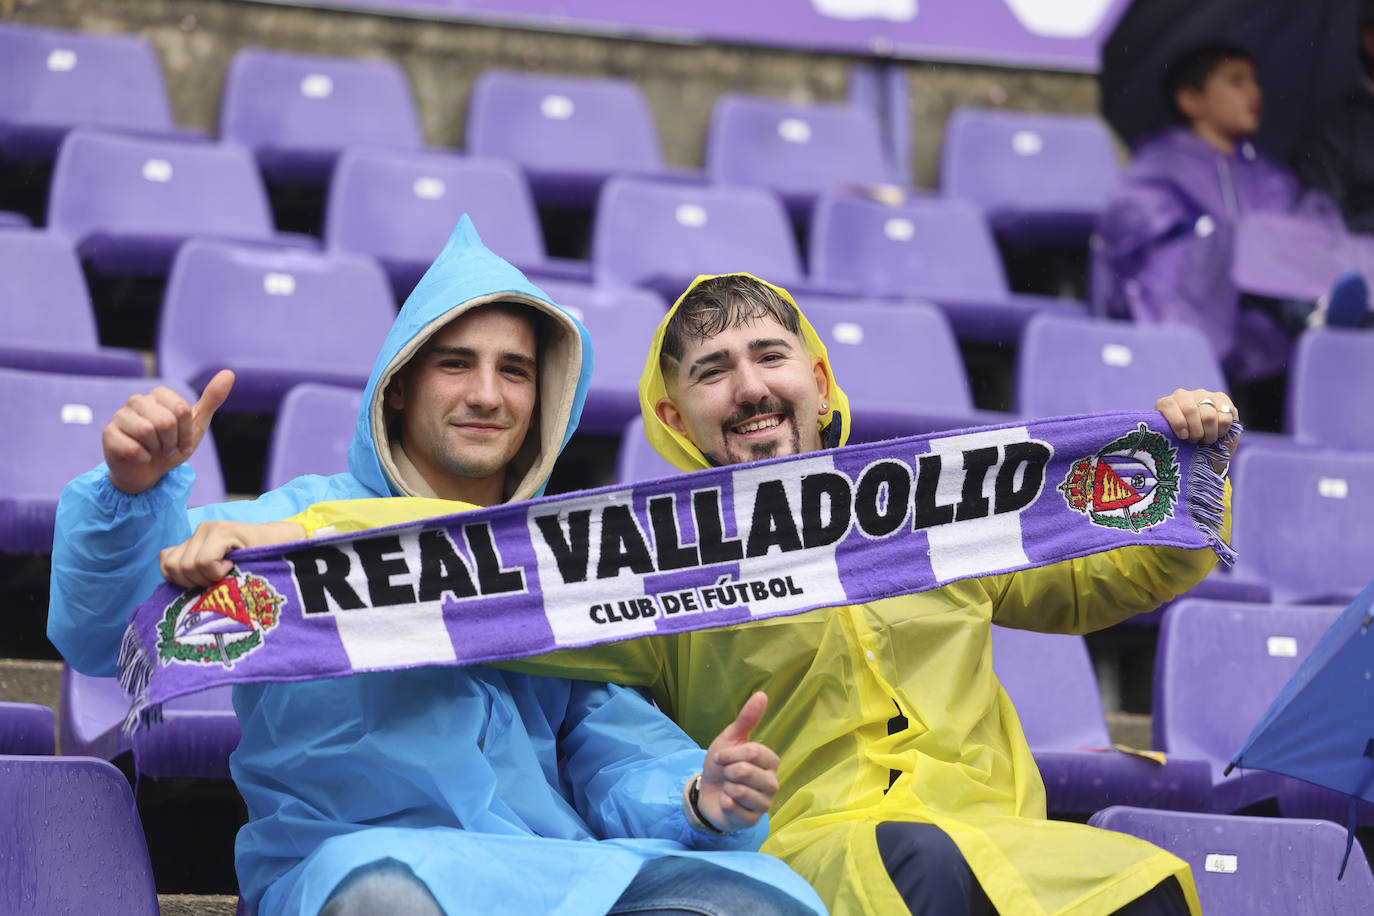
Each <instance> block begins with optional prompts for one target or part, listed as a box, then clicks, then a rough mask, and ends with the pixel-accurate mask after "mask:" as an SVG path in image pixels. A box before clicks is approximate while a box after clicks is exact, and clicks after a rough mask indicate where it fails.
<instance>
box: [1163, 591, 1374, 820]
mask: <svg viewBox="0 0 1374 916" xmlns="http://www.w3.org/2000/svg"><path fill="white" fill-rule="evenodd" d="M1341 610H1342V608H1340V607H1336V606H1320V605H1303V606H1298V605H1267V604H1248V603H1244V602H1227V601H1204V600H1201V599H1196V598H1186V599H1183V600H1180V601H1178V602H1177V603H1175V604H1174V605H1173V607H1171V608H1170V609H1169V612H1168V613H1167V614H1165V615H1164V622H1163V624H1162V625H1161V626H1160V630H1159V648H1158V653H1157V655H1156V656H1155V679H1154V702H1153V720H1152V727H1153V730H1154V744H1155V747H1157V748H1161V749H1163V750H1167V751H1169V752H1170V753H1172V754H1183V755H1186V756H1188V757H1196V758H1200V759H1204V760H1206V761H1208V763H1209V764H1210V765H1211V771H1212V772H1211V776H1212V784H1213V789H1212V798H1213V807H1212V810H1213V811H1218V812H1231V811H1238V810H1241V809H1242V808H1245V807H1247V806H1249V805H1253V804H1256V803H1259V802H1265V801H1269V800H1271V799H1277V798H1279V797H1280V795H1281V794H1282V795H1284V796H1285V797H1286V798H1287V799H1288V804H1287V806H1286V807H1288V808H1290V809H1293V810H1287V811H1284V813H1285V814H1295V815H1297V816H1304V813H1303V810H1302V809H1303V808H1304V807H1306V808H1308V809H1309V810H1310V806H1313V805H1317V806H1321V805H1322V804H1323V803H1325V804H1326V806H1327V807H1328V808H1331V807H1334V802H1335V801H1336V793H1334V792H1332V791H1330V790H1327V789H1320V788H1318V787H1316V786H1312V785H1309V784H1307V783H1302V782H1299V781H1298V780H1295V779H1291V778H1289V777H1287V776H1280V775H1278V774H1275V773H1268V772H1264V771H1260V770H1246V771H1243V770H1232V771H1231V774H1230V775H1229V776H1223V775H1222V772H1223V771H1224V770H1225V769H1226V765H1227V763H1228V762H1229V761H1230V759H1231V757H1232V756H1233V755H1234V754H1235V752H1236V751H1237V750H1239V749H1240V747H1241V745H1243V744H1244V743H1245V739H1246V738H1247V737H1248V736H1249V734H1250V731H1251V729H1252V728H1254V726H1255V723H1256V722H1258V721H1259V719H1260V717H1261V716H1262V715H1264V712H1265V710H1267V709H1268V708H1269V704H1270V703H1272V702H1273V700H1274V698H1275V697H1276V696H1278V694H1279V691H1280V690H1282V689H1283V687H1284V685H1285V684H1287V683H1288V680H1289V678H1290V677H1292V675H1293V672H1294V671H1296V670H1297V668H1298V665H1300V664H1301V663H1302V660H1303V659H1304V658H1306V657H1307V653H1308V652H1310V651H1311V650H1312V647H1313V646H1314V645H1315V644H1316V642H1317V640H1318V639H1320V638H1321V635H1322V634H1323V633H1325V632H1326V630H1327V628H1328V627H1330V625H1331V623H1332V621H1334V620H1335V619H1336V617H1337V616H1339V614H1340V612H1341ZM1280 804H1281V805H1282V802H1281V803H1280ZM1347 806H1348V801H1346V800H1345V796H1340V800H1339V811H1340V813H1341V820H1342V821H1344V819H1345V811H1346V809H1347ZM1371 812H1374V806H1369V805H1366V806H1365V811H1364V812H1363V813H1362V815H1361V820H1362V821H1364V822H1374V821H1372V820H1371V818H1370V816H1369V815H1370V813H1371ZM1309 816H1310V815H1309Z"/></svg>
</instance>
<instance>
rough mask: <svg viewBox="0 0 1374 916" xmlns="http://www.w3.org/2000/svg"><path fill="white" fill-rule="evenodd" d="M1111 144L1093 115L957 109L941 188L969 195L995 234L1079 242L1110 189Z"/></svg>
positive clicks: (949, 127) (948, 132)
mask: <svg viewBox="0 0 1374 916" xmlns="http://www.w3.org/2000/svg"><path fill="white" fill-rule="evenodd" d="M1118 171H1119V168H1118V165H1117V160H1116V148H1115V147H1114V146H1113V145H1112V136H1111V132H1110V131H1109V130H1108V128H1107V125H1106V124H1104V123H1103V122H1102V121H1101V120H1099V119H1098V118H1096V117H1093V116H1091V115H1063V114H1036V113H1031V112H1021V111H1000V110H990V109H984V108H956V109H955V110H954V111H953V112H952V113H951V114H950V116H949V120H948V121H946V122H945V138H944V147H943V149H942V150H941V156H940V186H941V188H942V189H943V190H944V192H945V193H946V194H950V195H953V196H955V197H962V198H964V199H965V200H969V201H972V202H973V203H974V204H976V205H977V206H978V207H979V209H981V210H982V211H983V215H984V216H986V217H987V220H988V223H989V225H991V226H992V228H993V231H994V232H996V233H997V234H998V235H1001V236H1003V237H1006V238H1011V239H1017V240H1025V241H1047V242H1077V243H1082V242H1083V241H1085V240H1086V239H1087V237H1088V234H1089V233H1090V232H1092V229H1093V225H1094V224H1095V223H1096V222H1097V218H1098V216H1099V215H1100V214H1101V213H1102V211H1103V210H1104V209H1105V208H1106V205H1107V198H1108V197H1109V196H1110V195H1111V193H1112V191H1113V190H1115V188H1116V182H1117V173H1118Z"/></svg>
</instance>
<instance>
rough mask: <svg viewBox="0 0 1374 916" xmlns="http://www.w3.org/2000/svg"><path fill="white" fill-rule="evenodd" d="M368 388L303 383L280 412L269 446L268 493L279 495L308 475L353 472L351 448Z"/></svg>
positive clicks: (264, 485)
mask: <svg viewBox="0 0 1374 916" xmlns="http://www.w3.org/2000/svg"><path fill="white" fill-rule="evenodd" d="M362 400H363V390H362V387H361V386H359V387H356V388H344V387H340V386H338V385H320V384H316V383H314V382H302V383H301V384H299V385H297V386H295V387H294V388H292V389H291V390H290V391H288V392H287V393H286V397H284V398H282V399H281V406H280V407H278V408H277V421H276V424H275V425H274V426H273V427H272V439H271V441H269V442H268V443H267V468H266V470H265V471H264V473H263V481H262V488H263V490H275V489H276V488H277V487H280V486H282V485H283V484H285V483H287V482H289V481H292V480H295V479H296V478H297V477H300V476H302V475H303V474H320V475H322V476H328V475H330V474H341V473H343V472H344V471H347V470H348V443H349V442H350V441H352V439H353V429H354V427H355V426H357V424H358V408H359V406H360V405H361V404H362Z"/></svg>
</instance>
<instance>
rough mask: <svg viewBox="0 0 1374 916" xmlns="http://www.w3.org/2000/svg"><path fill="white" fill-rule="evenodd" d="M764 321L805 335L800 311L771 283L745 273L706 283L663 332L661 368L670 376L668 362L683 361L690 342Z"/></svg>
mask: <svg viewBox="0 0 1374 916" xmlns="http://www.w3.org/2000/svg"><path fill="white" fill-rule="evenodd" d="M763 318H773V319H775V320H776V321H777V322H778V324H780V325H782V326H783V327H784V328H786V329H787V330H789V331H791V332H792V333H793V334H796V335H797V336H798V337H800V336H801V318H800V317H799V316H798V314H797V310H796V308H795V307H793V306H792V304H791V303H789V302H788V301H787V300H786V299H784V298H783V297H782V296H780V295H778V293H777V291H776V290H774V289H773V287H771V286H769V285H768V284H767V283H764V282H762V281H760V280H755V279H754V278H753V277H749V276H746V275H744V274H724V275H722V276H719V277H712V278H710V279H709V280H702V281H701V282H700V283H698V284H697V285H696V286H695V287H693V288H692V291H691V292H690V293H688V294H687V295H686V296H684V297H683V299H682V302H681V303H679V304H678V307H677V311H676V312H674V313H673V317H672V320H671V321H669V322H668V327H667V328H665V329H664V331H663V349H662V350H661V351H660V352H659V355H658V359H659V367H660V368H661V369H662V370H663V374H664V375H665V376H667V375H668V374H669V372H670V371H671V367H670V366H669V365H668V361H669V360H671V361H673V362H678V361H680V360H681V359H682V354H683V353H685V352H687V342H688V341H689V340H709V339H710V338H712V337H715V336H716V335H717V334H719V333H721V332H722V331H727V330H729V329H730V328H737V327H739V326H740V325H743V324H748V323H750V322H753V321H758V320H760V319H763Z"/></svg>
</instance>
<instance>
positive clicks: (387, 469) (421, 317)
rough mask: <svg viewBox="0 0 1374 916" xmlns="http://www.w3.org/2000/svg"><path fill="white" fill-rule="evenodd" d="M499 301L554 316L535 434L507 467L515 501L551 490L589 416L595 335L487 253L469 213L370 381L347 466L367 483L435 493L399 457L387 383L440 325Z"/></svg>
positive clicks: (404, 310)
mask: <svg viewBox="0 0 1374 916" xmlns="http://www.w3.org/2000/svg"><path fill="white" fill-rule="evenodd" d="M495 302H508V303H515V304H520V305H527V306H529V307H530V308H532V309H535V310H536V311H539V312H542V313H543V314H544V315H546V316H548V320H547V322H546V323H545V328H546V331H545V333H544V334H543V335H542V338H543V339H542V341H541V344H540V352H539V401H538V404H537V406H536V408H535V417H534V421H533V423H532V424H531V427H530V434H529V436H528V437H527V438H526V439H525V443H524V445H523V446H521V448H520V451H519V452H518V453H517V454H516V456H515V458H514V459H512V461H511V463H510V465H509V467H508V470H507V473H506V493H505V496H506V500H507V501H513V500H517V499H529V498H530V497H533V496H538V495H540V494H541V493H543V492H544V485H545V483H546V482H547V481H548V477H549V473H550V471H552V469H553V463H554V461H555V460H556V459H557V458H558V454H559V453H560V452H561V451H562V450H563V447H564V446H565V445H567V442H568V439H569V438H570V437H571V436H572V432H573V430H574V429H576V428H577V421H578V420H579V419H580V418H581V416H582V405H583V402H584V401H585V400H586V397H587V385H588V382H589V381H590V379H591V371H592V344H591V337H590V336H589V335H588V334H587V329H586V328H584V327H583V326H582V324H581V323H580V322H579V321H578V320H577V319H576V318H574V317H572V315H570V314H568V313H567V312H566V311H564V310H563V309H562V308H560V307H559V306H557V305H555V304H554V302H553V300H552V299H550V298H549V297H548V295H547V294H545V293H544V292H543V291H542V290H540V289H539V288H538V287H536V286H535V285H534V284H532V283H530V282H529V280H527V279H525V275H524V274H522V273H520V271H518V270H516V269H515V268H514V267H512V266H511V265H510V264H508V263H506V262H505V261H504V260H502V259H501V258H499V257H497V256H496V255H495V254H493V253H492V252H491V251H490V250H488V249H487V247H486V246H485V245H483V244H482V240H481V239H480V238H479V237H478V235H477V229H476V228H475V227H474V226H473V224H472V220H471V219H469V218H468V216H467V214H464V215H463V217H462V219H461V220H459V222H458V226H457V227H456V228H455V229H454V230H453V234H452V235H451V236H450V237H449V240H448V243H447V244H446V245H444V249H443V251H441V252H440V253H439V256H438V257H437V258H436V259H435V261H434V263H433V264H432V265H430V268H429V270H427V271H425V275H424V276H423V277H421V278H420V282H419V283H417V284H416V285H415V289H414V290H412V291H411V293H410V296H409V297H408V298H407V299H406V301H405V305H403V306H402V307H401V312H400V314H399V315H397V317H396V322H395V324H393V325H392V326H391V332H390V333H389V334H387V337H386V340H385V342H383V344H382V349H381V352H380V353H379V354H378V355H377V362H376V364H375V365H373V367H372V375H371V377H369V378H368V381H367V388H366V389H365V391H364V393H363V400H362V406H361V408H360V409H359V411H358V424H357V427H356V428H355V430H354V432H353V440H352V442H351V443H350V444H349V447H348V468H349V470H350V471H351V472H352V473H353V475H354V476H355V477H357V478H358V480H359V481H361V482H362V483H363V484H364V485H366V486H367V487H368V488H370V489H372V490H373V491H375V492H377V493H388V494H391V495H393V496H432V495H433V494H432V493H425V492H420V490H419V488H417V487H416V486H414V485H412V484H410V483H407V481H406V479H405V475H404V474H403V473H402V471H401V470H400V468H399V467H398V465H397V463H396V461H395V459H393V457H392V453H391V442H390V441H389V440H388V435H387V422H386V411H385V395H386V389H387V385H388V384H389V383H390V382H391V379H392V377H393V376H395V374H396V373H397V372H398V371H399V370H400V369H402V368H403V367H404V366H405V365H406V363H407V362H409V361H410V359H411V357H413V356H414V355H415V354H416V353H417V352H418V351H419V349H420V348H421V347H422V346H423V345H424V343H425V341H427V340H429V338H430V337H431V336H432V335H433V334H434V333H435V332H437V331H438V330H439V329H440V328H443V327H444V326H445V325H447V324H448V323H449V322H451V321H453V320H454V319H455V318H457V317H459V316H460V315H462V314H464V313H465V312H468V311H471V310H472V309H475V308H478V307H480V306H484V305H490V304H492V303H495Z"/></svg>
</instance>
